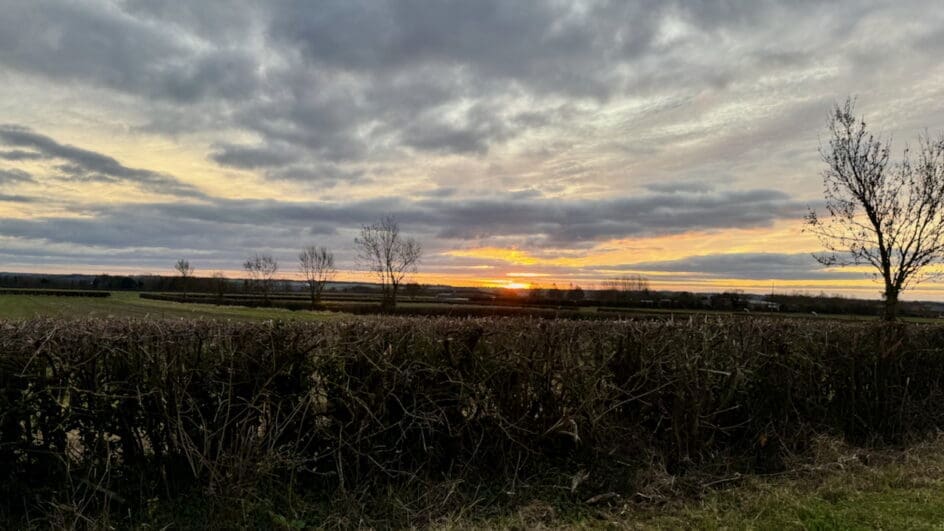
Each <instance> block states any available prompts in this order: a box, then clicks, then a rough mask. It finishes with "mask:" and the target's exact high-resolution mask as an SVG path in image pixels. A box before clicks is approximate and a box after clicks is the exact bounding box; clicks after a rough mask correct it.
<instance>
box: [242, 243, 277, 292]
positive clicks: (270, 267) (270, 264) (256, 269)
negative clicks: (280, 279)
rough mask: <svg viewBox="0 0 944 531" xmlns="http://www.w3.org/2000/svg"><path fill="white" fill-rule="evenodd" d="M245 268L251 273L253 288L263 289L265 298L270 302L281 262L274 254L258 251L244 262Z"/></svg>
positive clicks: (250, 279)
mask: <svg viewBox="0 0 944 531" xmlns="http://www.w3.org/2000/svg"><path fill="white" fill-rule="evenodd" d="M243 269H245V270H246V273H248V274H249V281H250V284H251V286H252V287H253V289H257V290H259V291H261V292H262V298H263V300H265V302H266V303H268V302H269V293H270V292H271V291H272V285H273V284H274V282H275V274H276V273H277V272H278V271H279V263H278V262H277V261H276V260H275V258H272V255H269V254H258V253H256V254H254V255H252V256H250V257H249V259H248V260H246V261H245V262H244V263H243Z"/></svg>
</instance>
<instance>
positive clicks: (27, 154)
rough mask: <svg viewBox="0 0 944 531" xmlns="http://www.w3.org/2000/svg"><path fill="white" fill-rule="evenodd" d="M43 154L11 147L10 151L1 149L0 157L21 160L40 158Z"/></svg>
mask: <svg viewBox="0 0 944 531" xmlns="http://www.w3.org/2000/svg"><path fill="white" fill-rule="evenodd" d="M42 158H44V157H43V154H42V153H37V152H35V151H26V150H22V149H11V150H9V151H0V159H4V160H12V161H20V160H39V159H42Z"/></svg>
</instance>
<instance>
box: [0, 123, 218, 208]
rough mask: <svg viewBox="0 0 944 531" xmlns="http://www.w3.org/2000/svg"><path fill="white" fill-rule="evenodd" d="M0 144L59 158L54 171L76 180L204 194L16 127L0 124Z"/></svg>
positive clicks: (166, 191) (176, 180)
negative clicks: (126, 182) (121, 182)
mask: <svg viewBox="0 0 944 531" xmlns="http://www.w3.org/2000/svg"><path fill="white" fill-rule="evenodd" d="M0 143H3V144H7V145H9V146H13V147H21V148H29V149H33V150H35V151H37V152H39V153H40V154H42V155H43V157H44V158H51V159H59V160H63V161H65V163H64V164H59V165H57V169H59V170H60V171H61V172H63V173H64V174H65V175H66V176H69V177H73V178H77V179H80V180H97V181H105V182H117V181H128V182H131V183H135V184H138V185H140V186H141V187H142V188H144V189H146V190H150V191H154V192H160V193H166V194H172V195H180V196H186V197H194V198H201V197H205V195H204V194H203V193H202V192H200V191H199V190H197V189H196V188H195V187H193V186H191V185H189V184H187V183H183V182H181V181H179V180H178V179H176V178H175V177H173V176H170V175H166V174H163V173H159V172H154V171H151V170H143V169H136V168H129V167H127V166H125V165H123V164H121V163H120V162H118V161H117V160H115V159H114V158H112V157H109V156H108V155H103V154H101V153H98V152H95V151H90V150H87V149H82V148H77V147H74V146H70V145H66V144H60V143H59V142H57V141H55V140H54V139H52V138H50V137H48V136H45V135H42V134H39V133H35V132H33V131H32V130H30V129H28V128H25V127H21V126H16V125H0Z"/></svg>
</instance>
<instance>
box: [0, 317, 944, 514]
mask: <svg viewBox="0 0 944 531" xmlns="http://www.w3.org/2000/svg"><path fill="white" fill-rule="evenodd" d="M942 400H944V328H941V327H936V326H918V325H910V326H907V327H904V326H879V325H876V324H861V323H838V322H836V323H823V322H813V321H800V320H797V321H790V320H764V319H701V320H697V319H690V320H684V321H672V320H668V321H620V322H615V321H610V322H589V321H563V320H562V321H547V320H543V321H542V320H530V319H445V318H443V319H410V318H401V317H383V318H352V319H349V320H331V321H325V322H318V323H295V322H290V323H283V322H266V323H257V324H247V323H229V322H219V321H183V320H181V321H133V320H88V321H79V322H75V321H70V322H65V321H58V320H33V321H20V322H8V323H3V324H0V477H4V478H8V479H7V480H6V481H4V482H3V483H2V485H0V500H2V501H0V512H2V513H4V514H7V515H18V514H23V513H24V512H26V513H29V512H30V511H32V514H43V513H44V512H48V511H50V510H51V508H57V510H59V511H62V510H66V509H68V511H72V512H75V513H82V514H85V513H88V512H89V511H93V512H95V511H97V512H102V511H104V512H111V513H115V512H116V511H117V512H118V513H121V514H127V513H131V512H135V511H139V512H140V511H143V510H145V508H146V507H147V506H148V504H149V503H151V501H153V500H171V501H172V500H174V499H175V497H177V496H180V494H179V493H186V492H201V493H203V494H205V495H208V496H212V497H215V498H217V499H220V500H246V499H254V497H259V496H262V494H260V493H261V492H264V491H266V489H271V488H273V486H276V487H277V488H278V489H280V490H281V491H282V492H291V493H292V494H293V495H296V494H297V495H299V496H306V497H308V498H323V499H326V500H327V499H333V497H336V496H338V493H344V492H348V493H352V492H360V493H367V492H382V491H384V490H389V489H391V488H394V489H395V488H412V487H415V486H417V485H425V484H437V482H438V483H443V482H445V483H448V484H452V485H461V489H464V490H465V491H477V490H476V489H481V488H488V489H491V490H492V491H501V490H502V489H504V490H509V489H511V490H514V489H515V488H516V486H518V487H519V488H520V486H521V485H523V484H527V485H531V486H535V485H536V484H538V483H542V482H543V483H546V484H548V485H561V484H563V485H567V486H568V487H570V489H571V491H578V490H579V491H580V492H583V493H601V492H615V493H631V492H634V489H637V488H638V482H639V481H640V480H639V479H638V478H639V477H640V476H639V473H638V472H639V470H641V468H642V467H644V466H649V465H651V463H653V462H654V461H655V462H658V463H660V466H663V467H664V468H665V469H666V470H668V471H669V472H670V473H672V474H679V475H684V474H685V473H686V471H687V470H689V469H690V468H693V467H703V466H714V467H717V468H718V470H724V471H728V472H730V471H733V470H736V471H740V472H750V471H765V472H766V471H773V470H778V469H780V468H782V467H783V463H784V461H783V459H784V457H785V456H789V455H794V454H797V453H802V452H804V451H805V450H806V449H807V447H808V446H809V444H810V443H811V441H812V440H814V438H815V437H818V436H820V435H822V434H829V435H833V436H837V437H842V438H844V439H846V440H848V441H850V442H855V443H859V444H882V443H897V442H900V441H903V440H906V439H908V438H911V437H918V436H921V435H923V434H926V433H929V432H933V431H935V430H937V429H939V428H940V427H941V426H942V425H944V408H941V407H940V404H941V403H942ZM647 463H648V465H647ZM575 478H576V479H575ZM411 486H412V487H411ZM64 508H65V509H64Z"/></svg>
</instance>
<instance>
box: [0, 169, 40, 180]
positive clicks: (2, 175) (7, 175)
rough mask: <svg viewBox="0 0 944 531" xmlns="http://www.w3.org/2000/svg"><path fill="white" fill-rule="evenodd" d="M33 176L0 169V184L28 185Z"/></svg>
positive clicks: (13, 170)
mask: <svg viewBox="0 0 944 531" xmlns="http://www.w3.org/2000/svg"><path fill="white" fill-rule="evenodd" d="M30 182H33V176H32V175H30V174H28V173H26V172H25V171H23V170H18V169H15V168H14V169H2V168H0V184H15V183H30Z"/></svg>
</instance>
